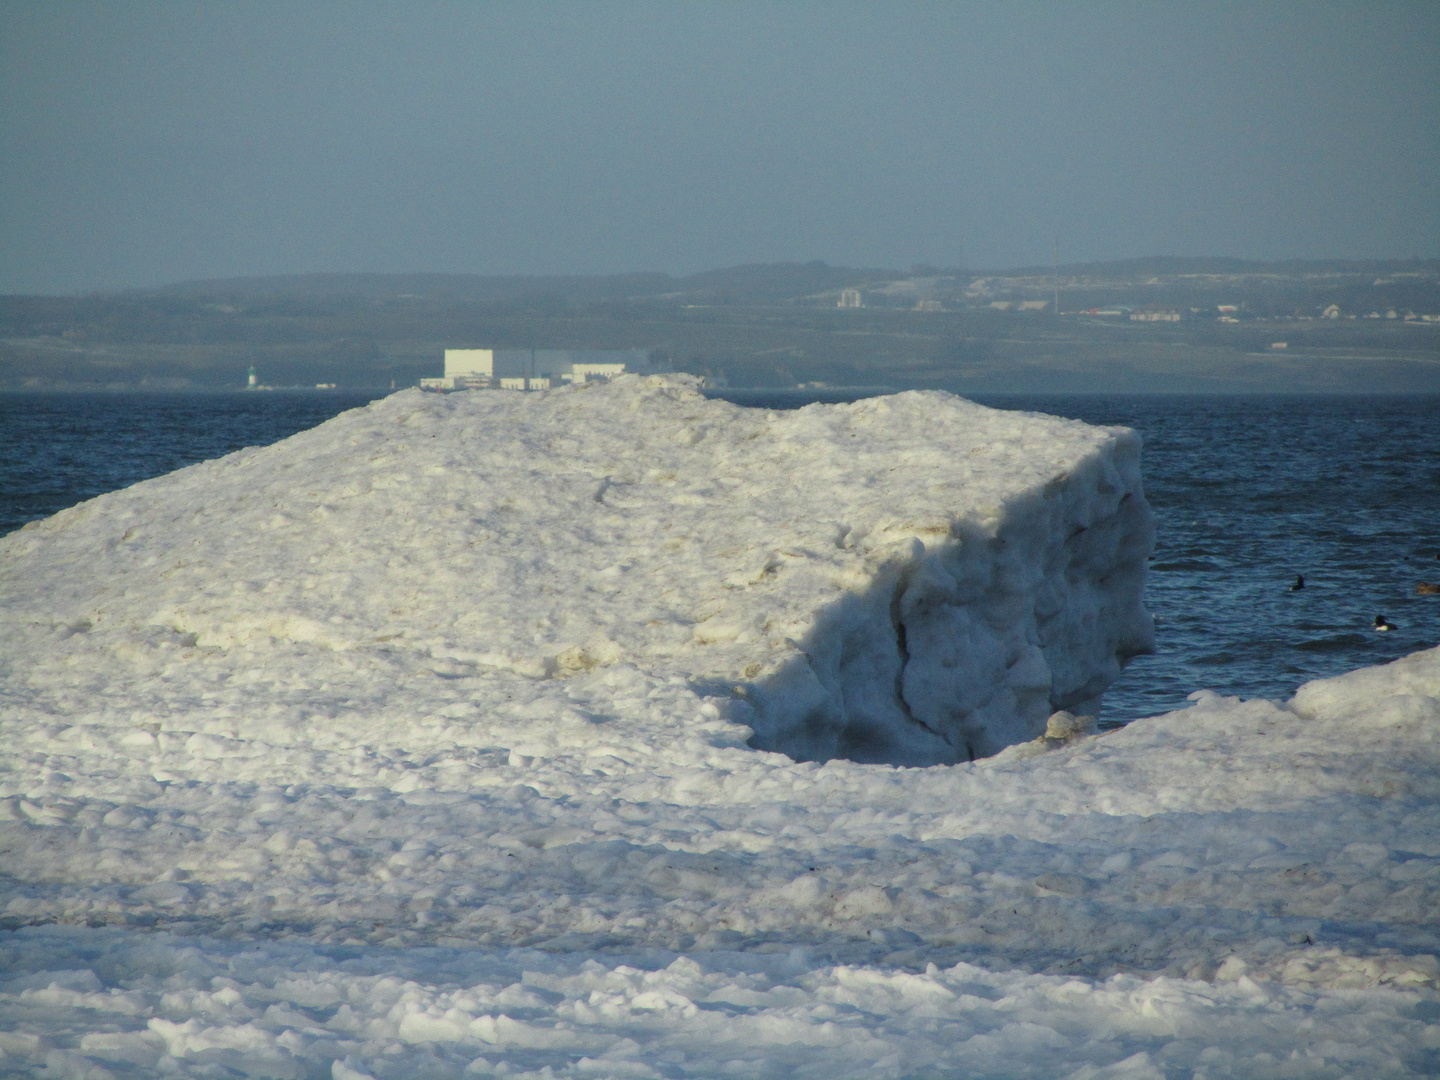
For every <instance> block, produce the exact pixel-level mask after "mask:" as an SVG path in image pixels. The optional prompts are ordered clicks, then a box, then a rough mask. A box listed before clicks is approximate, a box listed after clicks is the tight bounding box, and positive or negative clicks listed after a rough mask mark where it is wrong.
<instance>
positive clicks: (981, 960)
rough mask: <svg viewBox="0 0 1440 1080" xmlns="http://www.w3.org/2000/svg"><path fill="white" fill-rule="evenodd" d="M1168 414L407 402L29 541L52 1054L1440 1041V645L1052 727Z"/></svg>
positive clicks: (1087, 1071) (1199, 1070)
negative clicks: (1285, 690) (1108, 420)
mask: <svg viewBox="0 0 1440 1080" xmlns="http://www.w3.org/2000/svg"><path fill="white" fill-rule="evenodd" d="M637 402H638V404H636V407H635V408H634V409H633V410H632V409H631V408H630V404H631V403H637ZM566 410H570V411H568V412H567V411H566ZM606 413H608V414H609V415H611V416H613V417H618V418H620V419H621V420H623V421H626V422H625V423H606V424H604V425H598V427H599V428H600V429H601V430H598V431H597V430H593V429H592V428H587V426H586V425H587V423H589V421H587V420H586V417H587V416H592V415H603V414H606ZM947 417H948V418H949V419H948V420H947V419H946V418H947ZM627 418H628V419H627ZM637 418H643V419H644V423H643V424H641V423H639V422H638V420H637ZM987 425H989V426H987ZM977 432H988V434H985V435H983V437H982V435H981V434H976V433H977ZM582 436H583V437H582ZM967 437H968V438H971V439H972V440H973V441H972V442H969V443H967V442H966V441H965V439H966V438H967ZM971 449H974V452H973V453H971V452H970V450H971ZM1133 452H1134V443H1133V442H1132V441H1131V438H1130V436H1128V435H1126V434H1124V433H1122V432H1116V431H1097V430H1096V429H1091V428H1085V427H1083V426H1082V425H1073V424H1067V423H1065V422H1063V421H1049V420H1044V419H1041V418H1034V417H1006V416H997V415H995V414H991V413H989V412H988V411H987V410H980V409H975V408H974V407H973V406H969V405H966V404H964V403H960V402H956V401H955V400H954V399H949V398H944V397H938V396H932V395H904V396H901V397H898V398H892V399H884V400H882V401H877V402H870V403H861V404H859V405H855V406H847V407H838V408H828V409H811V410H804V411H802V412H800V413H797V414H790V415H772V414H767V413H763V412H746V411H743V410H735V409H731V408H730V407H728V406H724V405H719V404H716V403H706V402H703V401H700V400H699V399H697V398H696V397H695V396H694V395H693V394H692V393H691V392H690V391H689V390H688V389H687V388H686V387H684V386H677V385H674V384H667V383H665V382H659V383H655V382H631V383H628V384H621V385H618V386H611V387H600V388H590V389H586V390H583V391H576V392H573V393H561V394H555V395H551V396H550V397H548V398H544V397H539V396H524V395H518V394H517V395H514V396H513V397H509V396H504V395H499V394H484V393H480V394H472V395H455V396H453V397H449V398H439V397H419V396H418V395H397V396H396V397H395V398H392V399H389V400H388V401H386V402H384V403H382V404H380V405H377V406H374V407H372V408H370V409H367V410H361V411H359V412H357V413H353V414H347V415H346V416H345V417H341V418H339V419H338V420H336V421H334V422H332V423H331V424H328V425H325V426H324V427H322V428H320V429H317V430H316V431H314V432H310V433H307V434H306V435H302V436H297V437H296V439H293V440H290V441H288V442H287V443H285V444H280V445H278V446H276V447H272V448H270V449H268V450H261V451H249V452H245V453H242V454H239V455H234V456H232V457H231V458H227V459H224V460H222V461H219V462H212V463H209V464H207V465H203V466H198V467H196V468H194V469H189V470H184V471H182V472H180V473H177V474H174V475H172V476H170V477H165V478H162V479H160V480H156V481H152V482H149V483H147V484H144V485H140V486H137V487H136V488H132V489H130V490H128V491H125V492H117V493H115V494H113V495H110V496H105V497H104V498H102V499H98V500H95V501H94V502H92V503H88V504H85V505H83V506H80V507H76V508H75V509H73V510H71V511H67V512H66V513H65V514H61V515H57V516H56V517H55V518H53V519H51V520H49V521H47V522H42V523H40V524H38V525H35V526H32V527H29V528H27V529H25V530H22V531H21V532H20V533H18V534H14V535H12V536H11V537H8V538H6V539H4V540H0V562H3V564H4V571H3V572H4V577H3V579H0V598H3V604H4V607H3V612H4V615H3V618H4V622H3V623H0V635H3V637H0V645H3V648H0V688H3V692H0V737H3V739H4V743H3V745H4V747H5V753H4V754H3V755H0V852H3V873H4V876H3V877H0V1054H3V1055H4V1056H3V1057H0V1072H5V1073H6V1074H16V1075H45V1076H97V1077H98V1076H105V1075H110V1076H126V1075H156V1074H164V1075H176V1076H196V1077H200V1076H217V1075H235V1074H248V1075H257V1076H277V1077H278V1076H285V1077H310V1076H326V1075H329V1076H332V1077H338V1078H348V1080H354V1078H356V1077H364V1076H371V1077H376V1078H390V1077H397V1078H398V1077H408V1076H416V1075H423V1076H427V1077H429V1076H433V1077H460V1076H484V1075H491V1074H495V1075H511V1076H537V1077H538V1076H552V1077H554V1076H567V1077H585V1076H605V1077H610V1076H613V1077H622V1076H634V1077H681V1076H693V1075H716V1074H720V1073H721V1072H723V1073H724V1074H725V1075H735V1076H753V1077H767V1076H804V1075H824V1076H827V1077H836V1078H838V1077H846V1076H859V1075H865V1076H867V1077H868V1076H880V1077H886V1076H889V1077H903V1076H924V1075H936V1076H952V1075H962V1074H974V1075H1013V1076H1033V1077H1056V1078H1060V1077H1067V1078H1076V1077H1084V1078H1094V1077H1104V1076H1113V1077H1119V1076H1127V1077H1176V1076H1184V1077H1187V1078H1188V1077H1197V1076H1204V1077H1219V1076H1227V1075H1229V1076H1245V1077H1267V1076H1275V1077H1281V1076H1284V1077H1350V1076H1356V1075H1364V1076H1377V1077H1389V1076H1393V1077H1405V1076H1417V1077H1418V1076H1432V1075H1435V1073H1436V1071H1437V1064H1440V989H1437V986H1440V960H1437V954H1440V925H1437V914H1436V913H1437V912H1440V779H1437V778H1440V650H1430V651H1428V652H1424V653H1419V654H1417V655H1415V656H1412V657H1408V658H1406V659H1404V660H1401V661H1398V662H1396V663H1394V664H1390V665H1387V666H1385V667H1382V668H1374V669H1367V670H1365V671H1361V672H1355V673H1352V674H1350V675H1347V676H1343V677H1341V678H1338V679H1330V680H1324V681H1320V682H1314V683H1310V684H1307V685H1306V686H1304V687H1302V688H1301V689H1300V691H1299V692H1298V693H1297V694H1296V696H1295V699H1294V700H1293V701H1291V702H1288V703H1279V702H1269V701H1240V700H1238V699H1234V698H1224V697H1220V696H1218V695H1215V694H1211V693H1208V692H1205V691H1198V692H1197V693H1196V694H1195V695H1193V701H1192V704H1191V707H1190V708H1187V709H1185V710H1182V711H1179V712H1175V713H1170V714H1167V715H1165V716H1159V717H1154V718H1151V719H1146V720H1140V721H1136V722H1134V723H1132V724H1130V725H1129V726H1128V727H1126V728H1124V729H1123V730H1119V731H1113V732H1106V733H1103V734H1099V735H1093V734H1088V733H1087V731H1088V728H1087V726H1086V725H1085V724H1083V723H1079V722H1075V721H1074V718H1073V716H1072V717H1067V716H1063V715H1062V716H1057V717H1053V718H1052V719H1053V721H1054V722H1053V723H1051V724H1049V725H1048V727H1047V725H1046V723H1045V719H1044V718H1043V717H1039V718H1038V719H1037V716H1038V713H1039V711H1042V710H1043V709H1049V708H1052V707H1053V706H1055V705H1059V704H1068V705H1070V706H1071V711H1072V712H1082V713H1083V712H1084V711H1086V710H1085V708H1084V705H1083V698H1085V697H1087V696H1089V695H1091V694H1093V693H1094V692H1095V691H1096V690H1097V689H1098V688H1099V685H1100V683H1101V682H1103V680H1104V678H1106V677H1107V675H1106V673H1107V672H1113V670H1114V669H1115V665H1117V664H1118V663H1119V662H1121V660H1122V659H1123V656H1124V654H1125V653H1126V652H1127V651H1129V650H1133V649H1135V648H1139V647H1143V645H1144V644H1145V642H1146V638H1147V634H1146V627H1147V624H1146V622H1145V619H1144V616H1143V613H1142V612H1141V611H1140V610H1139V608H1138V603H1137V598H1136V597H1135V595H1134V594H1135V593H1138V574H1139V567H1138V566H1137V565H1136V564H1137V563H1138V562H1141V561H1143V552H1144V550H1145V548H1146V546H1147V545H1148V535H1147V532H1148V525H1147V524H1146V520H1145V515H1144V512H1143V503H1142V502H1141V500H1140V498H1139V496H1138V494H1131V495H1130V497H1129V498H1128V499H1127V498H1126V497H1125V494H1126V493H1127V492H1136V493H1138V481H1137V480H1135V479H1134V477H1133ZM1047 455H1048V456H1047ZM682 459H684V460H686V461H688V462H690V465H689V466H687V467H686V468H680V467H678V466H677V464H676V463H677V462H679V461H681V460H682ZM902 459H903V460H904V462H905V463H906V465H905V467H904V468H901V467H899V466H897V465H896V464H895V463H896V461H898V460H902ZM697 463H702V464H703V467H697ZM892 468H894V470H895V471H894V473H891V472H890V470H891V469H892ZM1062 474H1063V478H1062ZM817 475H818V476H819V477H820V479H818V480H817V479H815V477H816V476H817ZM867 478H868V479H867ZM962 480H963V483H962V482H961V481H962ZM802 481H803V482H802ZM1107 489H1108V490H1107ZM746 537H759V538H763V542H758V543H747V542H746ZM1032 556H1033V559H1034V561H1030V560H1031V558H1032ZM1105 566H1111V567H1113V568H1114V569H1113V572H1112V574H1111V575H1110V576H1111V578H1112V579H1113V580H1107V578H1106V575H1105V574H1104V573H1103V572H1102V570H1101V569H1100V568H1102V567H1105ZM1132 590H1133V591H1132ZM902 626H903V627H904V632H903V635H902V633H901V631H900V627H902ZM947 628H948V629H947ZM947 634H948V635H951V636H947ZM964 635H969V637H968V638H966V639H965V640H967V641H968V642H969V643H970V645H969V647H968V649H969V650H973V651H968V650H967V651H964V652H963V653H962V651H961V650H960V649H958V648H957V649H955V650H954V652H953V653H945V652H944V651H943V650H945V649H946V648H947V647H953V645H947V643H949V642H953V638H954V636H962V637H963V636H964ZM872 647H873V651H871V652H866V651H865V650H866V649H871V648H872ZM947 657H948V659H949V661H950V662H951V663H952V665H953V667H954V668H955V670H954V671H953V672H949V673H947V668H946V662H947ZM1012 660H1013V663H1012ZM1042 666H1043V668H1044V669H1045V672H1046V675H1045V676H1041V675H1040V674H1038V672H1039V669H1040V668H1041V667H1042ZM1017 667H1018V668H1020V669H1021V670H1020V671H1019V672H1018V673H1017V672H1016V670H1015V669H1016V668H1017ZM1027 671H1028V673H1027ZM971 678H975V679H981V678H985V679H990V680H991V681H989V682H984V683H978V684H975V685H972V684H970V683H968V682H967V681H966V680H967V679H971ZM1046 678H1048V680H1049V681H1048V686H1046ZM947 680H948V681H947ZM737 687H738V688H739V690H738V691H737ZM1042 688H1043V689H1042ZM949 693H953V694H955V695H957V696H956V697H955V698H954V699H953V700H952V701H951V702H950V703H949V704H948V705H944V702H943V695H944V694H949ZM967 694H968V695H970V696H968V697H967V696H965V695H967ZM902 702H903V703H904V705H905V707H906V708H908V709H909V710H910V713H911V715H912V716H913V717H914V719H911V717H910V716H906V715H905V709H902V708H901V703H902ZM957 702H958V704H957ZM1041 703H1043V704H1041ZM942 706H943V708H948V709H949V710H950V712H949V713H948V714H947V713H945V712H944V711H943V708H942ZM1031 709H1034V710H1036V712H1035V713H1031V712H1030V711H1028V710H1031ZM966 710H968V711H966ZM807 724H808V725H809V727H808V728H807V727H806V725H807ZM812 729H813V730H812ZM982 731H983V732H985V733H988V734H989V737H991V738H993V739H994V741H995V743H996V744H999V743H1002V742H1006V741H1009V742H1011V743H1012V744H1011V745H1010V746H1008V747H1007V748H1004V749H1001V750H1000V751H999V752H998V753H995V754H993V755H992V756H989V757H985V758H982V759H979V760H976V761H974V762H969V761H965V760H960V761H959V762H957V763H956V764H953V765H943V764H942V765H939V766H936V767H932V768H923V769H918V768H895V767H893V766H891V765H887V764H867V763H864V762H860V761H856V760H851V759H846V758H844V757H830V759H829V760H827V761H823V762H820V761H797V760H795V759H794V758H792V757H787V756H784V755H782V754H780V753H774V752H768V751H766V750H764V749H756V748H755V747H754V746H753V745H750V744H751V743H759V744H763V745H766V746H770V747H783V748H785V749H787V750H790V751H793V752H794V754H795V756H796V757H803V756H813V757H815V758H824V757H827V756H829V755H832V754H834V753H836V752H839V751H849V752H853V753H854V754H855V755H856V756H861V754H862V753H864V754H869V755H874V756H889V757H893V758H895V759H897V760H900V759H921V760H927V759H930V758H934V757H940V758H942V759H944V760H949V759H952V758H962V759H963V758H964V757H967V756H968V751H962V746H963V745H964V743H965V741H966V740H967V739H974V738H976V737H977V732H982ZM1042 731H1044V732H1046V733H1047V734H1048V736H1049V737H1040V738H1032V739H1030V741H1023V742H1015V741H1013V740H1015V739H1016V738H1019V737H1021V736H1026V737H1029V736H1038V735H1040V733H1041V732H1042ZM972 745H973V744H972ZM984 748H985V747H984V746H983V745H982V746H981V747H978V748H976V749H984ZM882 752H883V754H882Z"/></svg>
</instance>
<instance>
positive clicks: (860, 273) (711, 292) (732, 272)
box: [146, 261, 906, 304]
mask: <svg viewBox="0 0 1440 1080" xmlns="http://www.w3.org/2000/svg"><path fill="white" fill-rule="evenodd" d="M904 276H906V275H905V274H904V273H902V272H901V271H898V270H857V269H850V268H846V267H835V266H829V265H827V264H826V263H823V262H819V261H816V262H808V263H756V264H753V265H748V266H732V267H727V268H725V269H721V270H706V271H703V272H702V273H698V274H690V275H688V276H684V277H673V276H671V275H670V274H660V273H633V274H606V275H582V274H552V275H534V276H520V275H510V276H487V275H482V274H280V275H275V276H272V277H243V278H217V279H212V280H207V281H186V282H181V283H178V284H175V285H166V286H163V287H162V288H159V289H154V290H146V292H147V293H149V294H150V295H156V294H158V295H169V296H183V297H191V298H198V299H224V300H245V301H252V302H253V301H257V300H274V299H282V298H314V297H340V296H343V297H357V298H365V299H375V300H379V299H395V298H401V297H413V298H417V299H426V300H430V301H436V300H445V299H450V300H466V301H489V302H507V301H517V300H526V299H531V298H535V297H544V296H549V297H556V298H560V299H564V300H567V301H572V302H585V301H593V300H623V299H649V298H658V297H671V298H676V299H681V298H683V299H690V300H695V301H699V302H710V303H731V304H735V303H763V302H783V301H787V300H793V299H796V298H799V297H804V296H809V295H812V294H814V293H817V292H824V291H827V290H831V289H843V288H847V287H850V286H853V285H863V284H866V283H868V282H870V281H877V280H878V281H891V280H894V279H896V278H901V277H904Z"/></svg>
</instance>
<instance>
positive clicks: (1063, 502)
mask: <svg viewBox="0 0 1440 1080" xmlns="http://www.w3.org/2000/svg"><path fill="white" fill-rule="evenodd" d="M1138 458H1139V440H1138V438H1137V437H1136V436H1135V435H1134V434H1133V433H1131V432H1129V431H1126V430H1123V429H1104V428H1094V427H1089V426H1086V425H1084V424H1081V423H1078V422H1074V421H1066V420H1059V419H1055V418H1052V417H1044V416H1037V415H1029V414H1020V413H1014V412H1000V411H996V410H992V409H986V408H983V407H981V406H978V405H974V404H972V403H970V402H966V401H964V400H961V399H958V398H955V397H952V396H950V395H947V394H942V393H909V394H902V395H898V396H896V397H890V398H879V399H872V400H868V401H861V402H858V403H856V404H853V405H836V406H811V407H809V408H806V409H802V410H799V411H798V412H793V413H780V412H769V411H764V410H750V409H741V408H737V407H735V406H733V405H730V404H727V403H724V402H718V401H708V400H706V399H705V398H703V397H702V396H701V395H700V394H699V393H698V392H697V391H696V390H695V388H694V385H693V382H692V381H689V380H687V379H686V378H685V377H668V378H666V377H655V378H650V379H643V380H642V379H640V378H637V377H629V378H624V379H620V380H617V381H615V382H614V383H612V384H608V385H597V384H591V385H587V386H582V387H578V388H575V389H566V390H561V391H556V392H552V393H545V394H528V395H527V394H501V393H469V394H459V395H453V396H435V395H422V394H420V393H418V392H412V393H403V394H399V395H395V396H393V397H391V398H388V399H386V400H384V401H381V402H377V403H376V404H374V405H372V406H371V407H369V408H367V409H362V410H356V411H354V412H352V413H348V414H346V415H344V416H341V417H338V418H337V419H335V420H333V421H331V422H330V423H328V424H325V425H323V426H322V427H320V428H318V429H316V430H314V431H311V432H306V433H303V434H301V435H298V436H296V437H294V438H292V439H288V440H286V441H285V442H283V443H280V444H278V445H276V446H273V447H269V448H267V449H263V450H254V451H244V452H241V453H239V454H234V455H231V456H230V457H228V458H224V459H222V460H219V461H214V462H208V463H205V464H203V465H199V466H195V467H194V468H190V469H185V470H182V471H181V472H178V473H175V474H173V475H171V476H168V477H163V478H160V479H158V480H154V481H151V482H148V483H145V484H140V485H137V486H136V487H134V488H131V489H129V490H126V491H121V492H116V493H114V494H111V495H107V496H104V497H102V498H100V499H96V500H93V501H92V502H90V503H87V504H85V505H83V506H80V507H76V508H74V509H72V510H69V511H66V512H65V513H62V514H60V515H57V516H56V517H55V518H53V519H51V520H49V521H46V522H41V523H37V524H36V525H33V526H31V527H30V528H28V529H26V530H23V531H22V532H21V533H19V534H17V535H16V536H14V537H12V538H11V539H10V540H9V541H8V542H7V545H6V546H7V548H8V551H7V552H6V554H7V556H8V557H7V559H6V568H5V571H4V572H5V574H6V575H8V577H9V579H10V581H12V582H19V581H23V582H24V583H25V587H24V588H23V589H22V588H19V587H18V586H16V585H10V586H8V587H6V589H5V596H6V597H7V599H6V600H5V615H4V617H5V619H6V620H7V621H8V622H9V623H10V624H11V625H12V626H15V625H16V624H17V623H18V624H28V625H32V626H34V625H40V624H48V625H60V626H63V627H68V628H70V632H71V633H75V632H82V631H83V632H84V633H87V634H94V635H104V636H105V638H106V640H107V641H108V642H109V643H110V645H111V646H112V649H111V651H112V652H113V651H114V650H115V649H116V648H118V649H119V650H120V651H121V652H122V653H123V652H124V651H125V649H126V648H127V645H126V644H125V643H126V642H127V641H130V642H131V646H128V647H140V646H138V645H136V644H135V643H136V642H139V641H142V640H151V639H153V638H154V635H156V634H157V633H159V634H169V635H171V640H172V641H173V642H176V643H179V644H181V645H184V646H194V647H195V648H198V649H201V650H209V651H211V652H212V653H213V652H215V651H220V652H224V651H227V650H236V649H243V650H245V651H247V652H254V651H255V650H257V649H258V650H262V651H263V650H272V651H273V650H275V649H282V650H283V649H284V648H286V647H288V646H293V645H296V644H303V645H308V646H314V647H321V648H325V649H330V650H341V651H347V652H350V653H353V654H354V655H355V656H356V657H357V660H358V658H359V657H361V656H364V655H366V654H374V653H376V652H377V651H378V652H383V653H386V654H388V655H392V656H396V657H403V658H407V659H408V660H409V661H411V662H412V664H413V666H414V667H417V668H424V669H429V670H436V669H438V668H446V669H447V670H448V669H454V671H456V672H459V673H472V674H473V673H475V672H478V671H485V670H498V671H502V672H509V673H513V674H516V675H520V676H523V677H526V678H530V679H548V678H563V677H566V676H568V675H572V674H574V673H577V672H581V671H589V670H593V669H597V668H605V667H609V666H613V665H617V664H628V665H632V666H635V667H638V668H640V669H643V670H645V671H647V672H652V673H658V674H662V675H668V676H676V677H678V676H683V677H684V678H686V679H688V680H690V681H691V683H692V685H694V686H696V687H697V688H699V689H700V690H702V691H704V692H705V693H706V694H709V695H711V696H714V697H719V698H722V699H728V702H727V703H726V704H725V705H724V706H723V708H722V709H721V711H722V712H723V713H724V715H725V717H726V718H727V719H729V720H731V721H736V722H739V723H743V724H746V725H748V726H749V727H750V728H751V729H752V730H753V737H752V744H753V745H755V746H757V747H760V748H765V749H775V750H780V751H783V752H785V753H787V754H789V755H791V756H792V757H794V758H798V759H807V760H808V759H818V760H824V759H828V758H832V757H837V756H840V757H849V758H853V759H855V760H859V761H889V762H894V763H903V764H929V763H936V762H953V761H963V760H967V759H970V758H974V757H978V756H984V755H988V754H991V753H994V752H995V751H997V750H999V749H1000V748H1002V747H1004V746H1006V745H1009V744H1012V743H1016V742H1020V741H1024V740H1027V739H1032V738H1034V737H1036V736H1037V735H1039V734H1040V733H1042V732H1043V731H1044V727H1045V722H1046V718H1047V717H1048V716H1049V715H1050V714H1051V713H1052V712H1054V711H1055V710H1057V709H1070V710H1072V711H1077V710H1079V711H1084V710H1092V711H1093V710H1094V709H1095V708H1096V707H1097V705H1098V700H1099V696H1100V694H1101V692H1102V691H1103V690H1104V689H1105V687H1106V686H1107V685H1108V684H1109V683H1110V682H1111V681H1112V680H1113V679H1114V678H1115V677H1116V676H1117V675H1118V674H1119V672H1120V669H1121V667H1122V666H1123V665H1124V663H1125V661H1126V660H1127V658H1128V657H1130V656H1132V655H1134V654H1136V653H1139V652H1142V651H1145V650H1147V649H1148V648H1150V646H1151V632H1150V620H1149V617H1148V616H1147V615H1146V613H1145V612H1144V610H1143V608H1142V606H1141V588H1142V584H1143V580H1144V572H1145V562H1146V556H1147V555H1148V553H1149V551H1150V547H1151V539H1152V529H1151V522H1150V514H1149V511H1148V508H1147V506H1146V504H1145V500H1144V497H1143V495H1142V492H1141V483H1140V472H1139V460H1138Z"/></svg>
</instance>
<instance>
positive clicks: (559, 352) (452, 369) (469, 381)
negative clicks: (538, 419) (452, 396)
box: [420, 349, 649, 390]
mask: <svg viewBox="0 0 1440 1080" xmlns="http://www.w3.org/2000/svg"><path fill="white" fill-rule="evenodd" d="M648 359H649V354H648V353H647V352H646V350H644V349H446V350H445V374H444V376H442V377H441V378H438V379H421V380H420V386H421V388H422V389H425V390H488V389H498V390H548V389H550V387H551V386H556V385H559V384H560V383H567V382H570V383H575V382H586V381H588V380H592V379H609V378H611V377H613V376H615V375H620V374H622V373H624V372H627V371H643V370H645V368H646V367H647V363H648Z"/></svg>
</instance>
